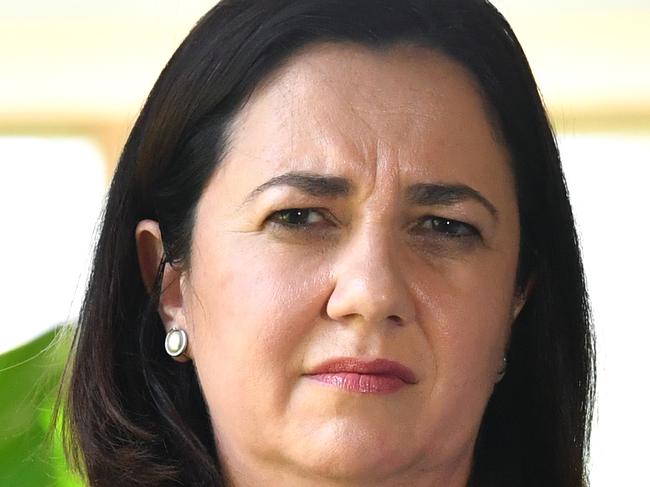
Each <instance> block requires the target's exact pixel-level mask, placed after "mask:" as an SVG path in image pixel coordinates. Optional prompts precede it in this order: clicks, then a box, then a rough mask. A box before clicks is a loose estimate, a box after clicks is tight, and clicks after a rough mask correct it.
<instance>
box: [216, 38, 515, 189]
mask: <svg viewBox="0 0 650 487" xmlns="http://www.w3.org/2000/svg"><path fill="white" fill-rule="evenodd" d="M230 153H231V154H230V155H227V156H226V158H225V159H224V161H223V165H224V166H226V167H225V168H223V169H225V171H226V172H229V171H230V170H236V171H237V172H239V173H240V175H241V173H242V170H245V174H246V176H245V178H248V179H251V181H252V180H257V179H262V178H263V177H266V176H272V175H276V174H279V173H280V172H284V171H287V170H314V171H318V172H321V173H329V174H336V175H341V176H347V177H351V178H353V179H354V178H364V177H367V178H371V179H372V178H374V177H375V176H377V171H379V170H381V169H382V168H384V169H392V170H393V172H399V174H400V177H402V178H406V179H418V178H422V177H426V178H429V179H432V178H434V179H440V180H447V181H450V182H459V180H460V179H463V178H465V179H464V181H463V182H466V183H471V182H472V180H474V182H478V181H480V180H481V179H483V181H485V179H486V178H488V179H489V178H493V179H494V177H495V167H496V166H499V167H498V168H497V169H498V171H496V172H497V173H499V174H500V175H501V176H504V177H506V178H507V174H505V172H504V171H505V170H506V167H505V166H506V164H505V163H506V161H507V153H506V151H505V149H504V148H503V147H502V146H501V145H500V144H499V142H498V141H497V139H496V138H495V135H494V130H493V126H492V124H491V122H490V119H489V117H488V115H487V111H486V110H485V103H484V100H483V98H482V97H481V95H480V89H479V88H478V85H477V84H476V82H475V81H474V79H473V77H472V76H471V74H470V73H469V72H468V71H467V70H466V69H465V68H464V67H463V66H462V65H460V64H458V63H456V62H455V61H453V60H451V59H450V58H448V57H447V56H445V55H444V54H442V53H440V52H438V51H435V50H433V49H428V48H424V47H416V46H411V45H398V46H394V47H391V48H389V49H386V50H382V51H375V50H370V49H368V48H366V47H363V46H360V45H354V44H340V43H339V44H318V45H313V46H309V47H307V48H306V49H304V50H303V51H301V52H300V53H299V54H297V55H294V56H293V57H292V58H290V60H289V61H288V62H287V63H286V64H284V65H283V66H282V67H281V68H280V69H278V70H276V71H275V72H274V73H273V74H272V75H271V76H269V77H268V78H267V79H266V80H264V82H262V83H261V84H260V85H259V86H258V87H257V89H256V90H255V91H254V92H253V94H252V96H251V98H250V99H249V101H248V102H247V104H246V105H245V106H244V108H243V109H242V110H241V111H240V113H239V114H238V115H237V116H236V118H235V121H234V123H233V126H232V138H231V144H230ZM242 156H243V157H242ZM230 159H238V160H237V164H233V165H232V166H233V168H232V169H230V168H228V166H229V164H228V162H229V160H230ZM242 164H243V165H244V166H246V167H244V166H242ZM235 166H236V167H237V168H238V169H234V168H235ZM506 172H507V171H506ZM467 178H469V179H467Z"/></svg>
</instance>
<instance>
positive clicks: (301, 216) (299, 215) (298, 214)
mask: <svg viewBox="0 0 650 487" xmlns="http://www.w3.org/2000/svg"><path fill="white" fill-rule="evenodd" d="M306 215H307V212H306V211H304V210H289V211H287V213H286V218H285V220H286V221H287V222H288V223H290V224H291V225H301V224H304V223H305V221H306V218H305V216H306Z"/></svg>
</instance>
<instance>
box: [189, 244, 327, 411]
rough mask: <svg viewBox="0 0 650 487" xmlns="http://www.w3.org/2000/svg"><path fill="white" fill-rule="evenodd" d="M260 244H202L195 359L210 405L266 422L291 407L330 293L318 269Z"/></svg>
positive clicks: (195, 283)
mask: <svg viewBox="0 0 650 487" xmlns="http://www.w3.org/2000/svg"><path fill="white" fill-rule="evenodd" d="M257 239H258V240H263V239H261V238H260V237H259V236H258V237H257ZM249 240H250V241H249ZM254 240H255V238H251V239H241V238H240V239H239V240H238V241H237V242H236V244H234V243H233V244H232V245H230V244H229V242H228V241H227V240H225V241H221V242H219V243H215V244H214V245H212V246H210V247H209V248H207V247H205V246H204V247H203V248H202V250H201V252H198V253H197V254H198V255H200V256H201V257H200V259H197V260H196V261H195V262H194V266H193V269H195V270H194V271H193V277H192V288H193V293H191V295H190V296H191V300H190V301H191V304H190V306H189V308H190V310H191V316H192V318H191V321H192V322H193V335H194V336H195V340H196V345H195V346H193V354H194V361H195V364H196V367H197V372H198V374H199V378H200V380H201V384H202V387H203V390H204V394H205V396H206V399H207V401H208V404H209V405H210V406H211V407H212V406H213V405H214V406H215V408H219V409H221V410H222V413H223V414H226V413H225V411H223V409H224V408H230V407H231V408H232V411H231V412H232V414H233V417H234V416H237V415H238V412H241V407H242V405H244V404H245V405H246V407H247V408H248V407H249V406H252V407H253V408H257V410H258V412H259V414H260V415H261V416H263V415H264V414H266V413H268V412H269V410H273V411H274V412H275V413H279V412H280V409H281V408H282V407H283V405H286V403H287V398H288V395H289V394H290V392H291V391H290V387H291V380H292V378H294V377H297V376H298V375H299V374H300V366H301V363H300V360H301V358H302V355H303V354H302V353H301V350H302V349H303V348H304V347H305V346H306V344H307V342H308V335H309V333H310V331H311V330H312V327H313V325H314V323H316V322H317V321H318V320H319V317H320V310H321V304H320V303H321V302H322V299H321V300H319V299H317V298H316V296H317V295H318V294H319V292H320V290H322V289H324V284H323V283H324V280H323V279H321V278H320V277H319V276H320V274H319V269H318V268H317V267H316V266H315V265H314V264H313V263H312V264H311V266H309V265H307V264H302V262H303V261H301V260H300V259H296V258H295V256H294V255H292V254H288V253H281V252H280V253H278V252H269V249H268V247H267V246H264V245H260V244H259V243H258V242H255V243H254V244H253V241H254ZM226 256H227V257H226ZM257 256H259V257H257ZM305 262H306V261H305ZM312 262H313V261H312ZM235 392H236V393H235ZM235 398H236V400H235ZM251 414H255V411H251V410H247V415H251ZM249 419H250V418H249ZM230 421H232V420H230ZM252 423H254V421H253V422H252Z"/></svg>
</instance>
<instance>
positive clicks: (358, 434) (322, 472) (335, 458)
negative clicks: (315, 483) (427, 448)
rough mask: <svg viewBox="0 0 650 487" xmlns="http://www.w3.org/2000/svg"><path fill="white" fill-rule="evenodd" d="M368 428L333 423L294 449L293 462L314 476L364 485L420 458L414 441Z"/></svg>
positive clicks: (384, 477) (379, 429) (380, 429)
mask: <svg viewBox="0 0 650 487" xmlns="http://www.w3.org/2000/svg"><path fill="white" fill-rule="evenodd" d="M364 426H365V427H364ZM367 426H368V425H360V424H358V423H352V424H351V423H350V422H349V421H345V420H332V421H330V422H328V424H326V425H324V426H323V427H322V428H320V431H317V432H312V434H309V435H306V436H305V437H304V438H305V441H304V442H300V445H299V447H298V448H295V449H292V451H293V452H295V453H294V455H292V456H294V458H293V459H292V461H293V462H296V463H298V464H300V465H302V467H303V468H304V469H305V471H308V472H310V473H311V474H312V475H315V476H319V477H326V478H329V479H332V480H348V481H350V482H359V483H363V482H372V481H373V480H375V479H381V480H385V479H386V478H387V477H390V476H391V475H392V474H394V473H396V472H399V471H400V470H402V469H404V468H407V467H408V466H410V465H411V464H413V463H414V462H415V460H416V458H418V457H419V455H417V451H416V450H415V449H414V444H415V442H414V438H412V437H406V435H404V434H403V433H402V434H401V435H400V434H399V432H397V431H395V430H392V431H391V430H389V429H384V428H368V427H367ZM295 446H298V445H294V447H295Z"/></svg>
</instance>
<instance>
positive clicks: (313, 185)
mask: <svg viewBox="0 0 650 487" xmlns="http://www.w3.org/2000/svg"><path fill="white" fill-rule="evenodd" d="M274 186H291V187H294V188H296V189H298V190H300V191H301V192H303V193H305V194H307V195H309V196H314V197H326V198H338V197H342V196H348V195H349V194H350V193H351V192H352V190H353V184H352V183H351V182H350V181H349V180H348V179H346V178H342V177H338V176H326V175H323V174H317V173H312V172H303V171H293V172H288V173H285V174H281V175H280V176H275V177H273V178H271V179H269V180H268V181H266V182H265V183H263V184H261V185H260V186H258V187H257V188H255V189H254V190H253V191H251V192H250V194H249V195H248V196H247V197H246V200H245V201H244V203H243V204H242V206H243V205H246V204H248V203H249V202H250V201H252V200H253V199H254V198H255V197H256V196H257V195H259V194H260V193H262V192H264V191H266V190H267V189H269V188H272V187H274ZM406 199H407V201H408V202H409V203H410V204H413V205H417V206H436V205H442V206H450V205H453V204H456V203H460V202H462V201H467V200H474V201H476V202H477V203H480V204H481V205H482V206H483V207H485V209H487V210H488V212H489V213H490V214H491V215H492V216H493V217H494V218H495V219H497V220H498V215H499V212H498V210H497V209H496V207H495V206H494V205H493V204H492V203H491V202H490V201H489V200H488V199H487V198H486V197H485V196H483V195H482V194H481V193H479V192H478V191H477V190H475V189H474V188H472V187H470V186H467V185H465V184H442V183H418V184H414V185H412V186H409V187H408V189H407V192H406Z"/></svg>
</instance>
